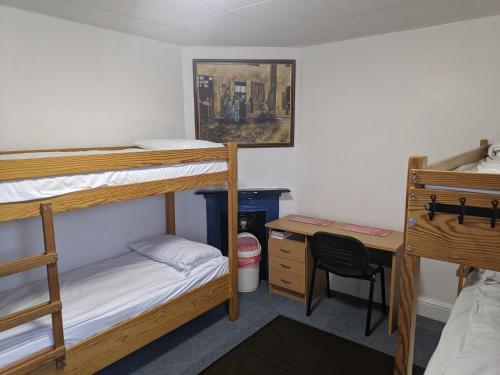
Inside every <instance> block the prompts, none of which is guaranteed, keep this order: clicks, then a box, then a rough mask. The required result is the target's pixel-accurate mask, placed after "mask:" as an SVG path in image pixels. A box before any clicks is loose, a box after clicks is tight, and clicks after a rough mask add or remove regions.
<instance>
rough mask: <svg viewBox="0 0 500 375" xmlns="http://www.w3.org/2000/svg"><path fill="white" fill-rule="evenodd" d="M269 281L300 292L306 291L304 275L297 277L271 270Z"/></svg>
mask: <svg viewBox="0 0 500 375" xmlns="http://www.w3.org/2000/svg"><path fill="white" fill-rule="evenodd" d="M269 282H270V283H271V284H274V285H277V286H280V287H282V288H285V289H289V290H293V291H295V292H298V293H302V294H304V293H305V290H306V282H305V280H304V278H303V277H297V276H293V275H290V274H288V273H285V272H281V271H278V270H275V269H274V270H271V272H270V274H269Z"/></svg>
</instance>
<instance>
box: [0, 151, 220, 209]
mask: <svg viewBox="0 0 500 375" xmlns="http://www.w3.org/2000/svg"><path fill="white" fill-rule="evenodd" d="M214 145H215V146H214V147H217V146H222V145H221V144H215V143H214ZM144 151H146V150H141V149H124V150H113V151H100V150H90V151H71V152H39V153H28V154H5V155H0V160H8V159H26V158H43V157H60V156H72V155H95V154H109V153H123V152H144ZM224 171H227V162H226V161H224V160H216V161H210V162H199V163H189V164H174V165H167V166H160V167H151V168H137V169H127V170H118V171H107V172H100V173H88V174H76V175H66V176H55V177H47V178H34V179H23V180H13V181H5V182H0V203H12V202H23V201H29V200H34V199H43V198H50V197H55V196H58V195H63V194H68V193H72V192H75V191H80V190H85V189H93V188H98V187H103V186H117V185H127V184H135V183H139V182H149V181H158V180H167V179H172V178H178V177H188V176H196V175H200V174H206V173H216V172H224Z"/></svg>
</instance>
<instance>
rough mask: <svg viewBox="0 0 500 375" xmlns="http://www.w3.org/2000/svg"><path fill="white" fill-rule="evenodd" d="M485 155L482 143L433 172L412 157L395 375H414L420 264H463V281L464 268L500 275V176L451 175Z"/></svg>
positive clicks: (485, 145) (421, 159)
mask: <svg viewBox="0 0 500 375" xmlns="http://www.w3.org/2000/svg"><path fill="white" fill-rule="evenodd" d="M487 150H488V141H487V140H482V141H481V144H480V147H479V148H477V149H475V150H472V151H469V152H466V153H463V154H460V155H458V156H455V157H452V158H449V159H446V160H444V161H441V162H438V163H434V164H432V165H430V166H429V167H427V158H426V157H424V156H417V157H411V158H410V160H409V162H408V180H407V191H406V212H405V240H404V247H403V252H402V262H401V264H402V269H401V298H400V305H399V318H398V336H397V348H396V359H395V367H394V374H396V375H411V373H412V369H413V343H414V339H415V319H416V301H417V292H418V275H419V268H420V258H421V257H424V258H429V259H435V260H441V261H445V262H451V263H456V264H459V265H460V269H459V270H460V271H459V273H458V276H459V277H461V280H463V276H464V274H463V272H462V271H463V268H464V267H465V266H473V267H481V268H487V269H491V270H497V271H500V225H495V221H496V215H497V204H498V202H499V201H500V192H498V193H497V191H500V174H488V173H471V172H457V171H453V169H455V168H457V167H459V166H460V165H462V164H469V163H474V162H478V161H479V160H481V159H482V158H484V157H485V156H486V155H487ZM443 187H452V188H459V189H456V190H450V189H448V188H446V189H445V188H443ZM460 188H466V189H478V192H470V191H469V192H468V191H460ZM485 190H489V191H485ZM436 202H438V203H439V204H440V206H439V207H440V209H439V210H438V209H436V207H437V205H436V204H435V203H436ZM457 207H458V208H459V212H460V214H459V215H457V214H456V209H457ZM467 207H469V208H468V209H467ZM478 212H479V213H478ZM485 212H487V213H488V214H491V217H488V216H487V215H484V214H483V213H485ZM468 213H470V215H468ZM459 289H460V286H459Z"/></svg>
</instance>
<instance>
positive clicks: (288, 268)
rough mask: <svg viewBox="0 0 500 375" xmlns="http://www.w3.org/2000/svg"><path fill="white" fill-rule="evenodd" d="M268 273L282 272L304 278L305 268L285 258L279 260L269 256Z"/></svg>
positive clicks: (301, 264)
mask: <svg viewBox="0 0 500 375" xmlns="http://www.w3.org/2000/svg"><path fill="white" fill-rule="evenodd" d="M269 269H270V272H284V273H286V274H289V275H292V276H296V277H300V278H304V277H305V274H306V268H305V264H304V263H299V262H295V261H293V260H290V259H287V258H280V257H277V256H274V255H270V256H269Z"/></svg>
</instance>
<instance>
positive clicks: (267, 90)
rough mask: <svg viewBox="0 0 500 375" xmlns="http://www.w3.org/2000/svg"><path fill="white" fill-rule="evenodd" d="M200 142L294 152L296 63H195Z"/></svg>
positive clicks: (196, 116)
mask: <svg viewBox="0 0 500 375" xmlns="http://www.w3.org/2000/svg"><path fill="white" fill-rule="evenodd" d="M193 86H194V103H195V104H194V107H195V108H194V111H195V124H196V138H197V139H204V140H207V141H212V142H221V143H223V142H230V141H234V142H238V145H239V146H240V147H293V138H294V112H295V60H193Z"/></svg>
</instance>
